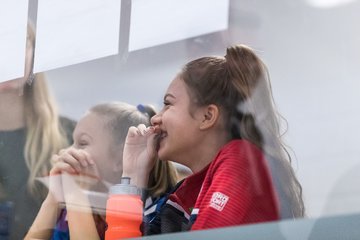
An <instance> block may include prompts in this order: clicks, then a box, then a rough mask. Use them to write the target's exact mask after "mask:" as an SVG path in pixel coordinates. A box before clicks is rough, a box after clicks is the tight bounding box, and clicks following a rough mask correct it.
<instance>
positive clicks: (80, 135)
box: [73, 132, 93, 141]
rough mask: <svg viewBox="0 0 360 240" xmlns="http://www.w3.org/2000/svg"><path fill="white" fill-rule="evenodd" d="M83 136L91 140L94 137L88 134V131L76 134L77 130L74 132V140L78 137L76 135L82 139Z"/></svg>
mask: <svg viewBox="0 0 360 240" xmlns="http://www.w3.org/2000/svg"><path fill="white" fill-rule="evenodd" d="M83 136H85V137H88V138H89V139H90V140H92V139H93V138H92V137H91V136H90V135H89V134H87V133H85V132H81V133H79V134H78V135H75V132H74V134H73V140H74V141H75V138H76V137H78V138H79V139H80V138H82V137H83Z"/></svg>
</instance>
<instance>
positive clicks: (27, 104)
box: [0, 24, 75, 239]
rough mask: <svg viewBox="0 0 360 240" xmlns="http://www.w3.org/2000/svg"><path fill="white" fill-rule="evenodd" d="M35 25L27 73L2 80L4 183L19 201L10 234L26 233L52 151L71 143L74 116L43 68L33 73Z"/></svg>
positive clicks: (6, 195)
mask: <svg viewBox="0 0 360 240" xmlns="http://www.w3.org/2000/svg"><path fill="white" fill-rule="evenodd" d="M34 44H35V38H34V31H33V28H32V27H31V24H29V25H28V34H27V46H26V64H25V74H24V77H22V78H19V79H14V80H9V81H6V82H3V83H0V153H1V154H0V173H1V174H0V176H1V177H0V184H1V185H2V188H3V193H2V195H3V200H4V201H10V202H12V204H13V206H14V216H13V220H14V221H13V223H12V225H11V229H10V230H11V237H10V239H21V238H23V237H24V235H25V233H26V231H27V230H28V228H29V227H30V225H31V223H32V221H33V220H34V218H35V216H36V213H37V212H38V210H39V208H40V203H41V201H42V200H43V199H44V197H45V196H46V193H47V191H46V189H45V188H43V187H42V185H41V184H40V183H38V182H36V178H37V177H42V176H45V175H46V174H48V172H49V170H50V169H51V162H50V159H51V156H52V154H54V153H57V152H58V151H59V150H60V149H62V148H64V147H66V146H68V145H69V142H70V139H71V138H70V136H71V134H72V131H73V129H74V127H75V122H74V121H72V120H70V119H68V118H65V117H59V115H58V110H57V106H56V103H55V101H54V99H53V97H52V96H51V95H50V92H49V89H48V86H47V83H46V80H45V76H44V74H43V73H37V74H33V73H32V66H33V55H34Z"/></svg>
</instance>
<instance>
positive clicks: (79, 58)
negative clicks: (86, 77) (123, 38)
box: [34, 0, 121, 72]
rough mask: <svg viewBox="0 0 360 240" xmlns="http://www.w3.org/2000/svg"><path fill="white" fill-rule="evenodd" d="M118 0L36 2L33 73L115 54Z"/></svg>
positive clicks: (118, 23) (117, 29) (47, 0)
mask: <svg viewBox="0 0 360 240" xmlns="http://www.w3.org/2000/svg"><path fill="white" fill-rule="evenodd" d="M120 5H121V0H39V2H38V12H37V31H36V48H35V65H34V72H42V71H46V70H50V69H54V68H59V67H63V66H68V65H72V64H76V63H81V62H85V61H89V60H93V59H97V58H101V57H106V56H110V55H114V54H117V53H118V47H119V28H120Z"/></svg>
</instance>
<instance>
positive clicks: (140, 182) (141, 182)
mask: <svg viewBox="0 0 360 240" xmlns="http://www.w3.org/2000/svg"><path fill="white" fill-rule="evenodd" d="M122 177H128V178H130V184H131V185H135V186H136V187H138V188H140V189H144V188H147V185H148V181H149V173H148V172H136V173H129V172H123V174H122Z"/></svg>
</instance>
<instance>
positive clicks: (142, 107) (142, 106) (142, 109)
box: [136, 104, 147, 114]
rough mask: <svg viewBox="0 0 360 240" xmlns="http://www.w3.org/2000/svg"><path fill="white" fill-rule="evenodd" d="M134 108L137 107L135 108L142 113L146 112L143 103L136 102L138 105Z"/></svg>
mask: <svg viewBox="0 0 360 240" xmlns="http://www.w3.org/2000/svg"><path fill="white" fill-rule="evenodd" d="M136 108H137V110H139V112H141V113H144V114H147V112H146V109H145V107H144V105H142V104H138V105H137V106H136Z"/></svg>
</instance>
